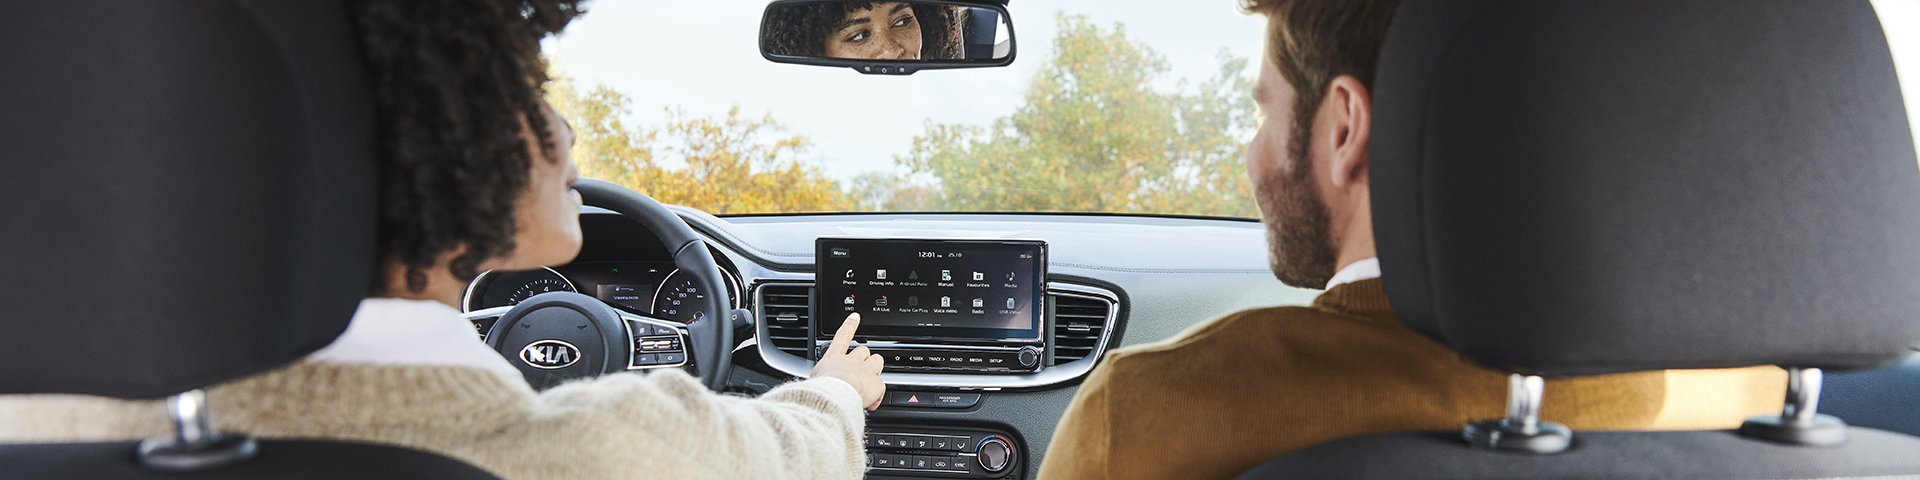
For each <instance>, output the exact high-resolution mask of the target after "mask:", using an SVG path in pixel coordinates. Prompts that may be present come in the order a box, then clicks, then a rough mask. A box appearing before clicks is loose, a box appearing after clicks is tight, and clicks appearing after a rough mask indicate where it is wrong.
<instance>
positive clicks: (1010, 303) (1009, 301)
mask: <svg viewBox="0 0 1920 480" xmlns="http://www.w3.org/2000/svg"><path fill="white" fill-rule="evenodd" d="M1007 309H1008V310H1012V309H1013V299H1011V298H1009V299H1007Z"/></svg>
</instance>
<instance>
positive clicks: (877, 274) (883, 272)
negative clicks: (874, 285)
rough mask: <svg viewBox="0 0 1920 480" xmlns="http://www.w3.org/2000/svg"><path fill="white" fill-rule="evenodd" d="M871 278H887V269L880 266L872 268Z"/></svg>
mask: <svg viewBox="0 0 1920 480" xmlns="http://www.w3.org/2000/svg"><path fill="white" fill-rule="evenodd" d="M873 278H876V279H880V280H886V279H887V269H884V268H882V269H879V270H874V271H873Z"/></svg>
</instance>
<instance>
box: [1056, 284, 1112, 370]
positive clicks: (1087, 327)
mask: <svg viewBox="0 0 1920 480" xmlns="http://www.w3.org/2000/svg"><path fill="white" fill-rule="evenodd" d="M1048 298H1050V299H1052V300H1053V363H1052V365H1060V364H1064V363H1067V362H1071V361H1074V360H1079V359H1082V358H1087V356H1088V355H1092V354H1093V352H1094V350H1095V349H1098V348H1099V347H1100V334H1101V332H1102V331H1103V330H1106V328H1107V315H1108V314H1109V313H1110V312H1109V311H1108V310H1109V309H1111V308H1113V305H1112V304H1109V303H1107V302H1106V301H1105V300H1099V299H1094V298H1087V297H1081V296H1076V295H1059V294H1054V295H1048Z"/></svg>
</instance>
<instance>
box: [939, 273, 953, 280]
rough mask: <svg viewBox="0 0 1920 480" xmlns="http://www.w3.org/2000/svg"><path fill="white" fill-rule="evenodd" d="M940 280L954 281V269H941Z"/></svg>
mask: <svg viewBox="0 0 1920 480" xmlns="http://www.w3.org/2000/svg"><path fill="white" fill-rule="evenodd" d="M940 281H942V282H951V281H953V271H952V270H941V271H940Z"/></svg>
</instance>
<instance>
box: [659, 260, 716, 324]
mask: <svg viewBox="0 0 1920 480" xmlns="http://www.w3.org/2000/svg"><path fill="white" fill-rule="evenodd" d="M706 300H707V292H703V291H701V290H700V287H699V286H698V285H694V283H693V275H687V274H684V273H680V272H679V271H675V272H673V274H672V275H668V276H667V281H666V282H664V283H661V284H660V290H659V291H657V292H654V294H653V316H655V317H660V318H661V319H665V320H673V321H676V322H680V323H687V322H689V321H692V320H693V317H694V315H695V313H696V312H699V310H700V305H701V304H702V303H703V302H705V301H706Z"/></svg>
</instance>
